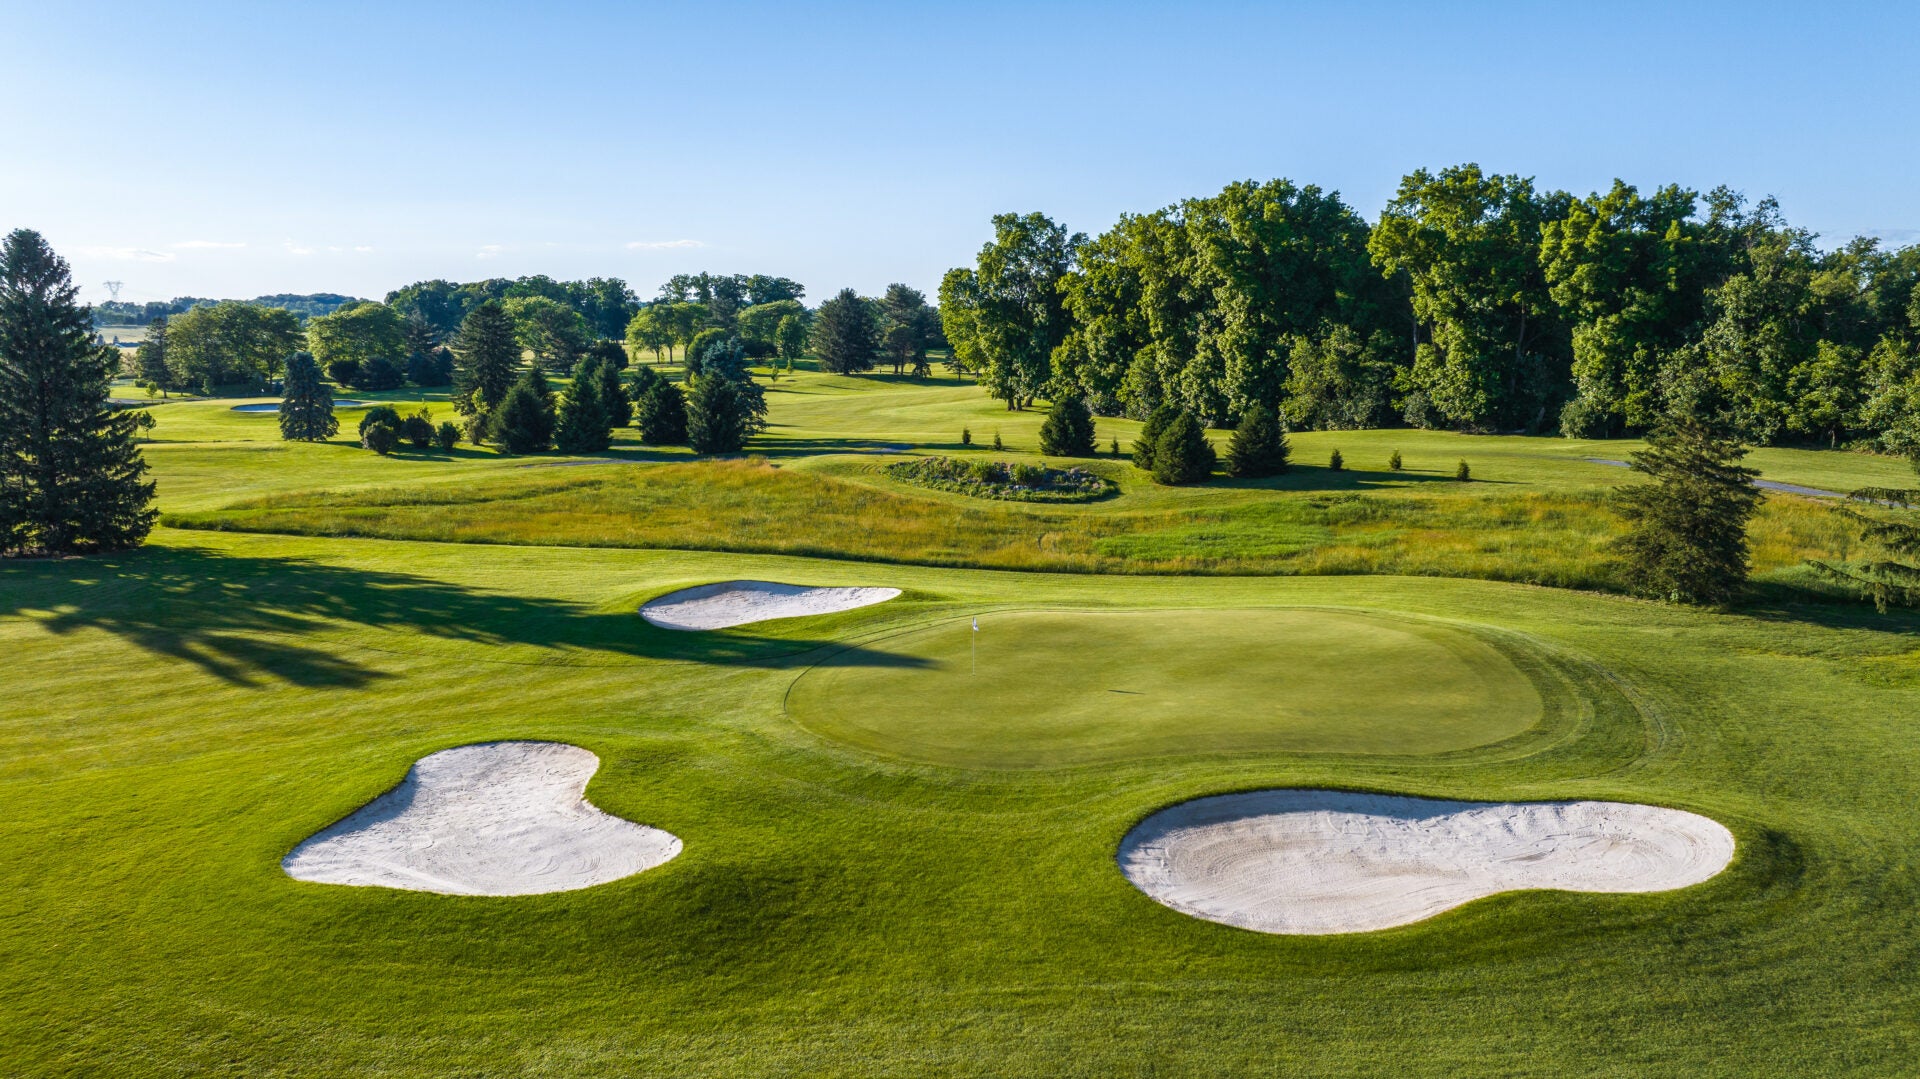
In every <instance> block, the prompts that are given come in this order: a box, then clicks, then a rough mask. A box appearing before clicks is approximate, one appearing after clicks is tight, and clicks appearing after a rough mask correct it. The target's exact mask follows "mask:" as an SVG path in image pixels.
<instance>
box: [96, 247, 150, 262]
mask: <svg viewBox="0 0 1920 1079" xmlns="http://www.w3.org/2000/svg"><path fill="white" fill-rule="evenodd" d="M73 253H74V254H76V255H79V256H81V257H82V258H90V259H112V260H114V261H116V262H172V261H173V256H172V255H170V254H168V253H167V252H165V251H149V250H147V249H146V248H144V247H76V248H74V249H73Z"/></svg>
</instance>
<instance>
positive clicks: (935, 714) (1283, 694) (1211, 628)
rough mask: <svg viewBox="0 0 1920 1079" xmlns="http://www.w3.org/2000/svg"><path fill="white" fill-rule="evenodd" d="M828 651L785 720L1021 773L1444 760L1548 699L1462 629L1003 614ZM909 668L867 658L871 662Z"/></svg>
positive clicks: (1343, 620) (1396, 623)
mask: <svg viewBox="0 0 1920 1079" xmlns="http://www.w3.org/2000/svg"><path fill="white" fill-rule="evenodd" d="M975 624H976V623H975V621H974V620H973V619H971V618H960V619H955V620H951V621H947V622H942V623H939V624H937V625H934V626H929V627H926V628H923V629H916V630H912V631H908V632H905V633H901V634H899V635H897V636H892V637H888V638H885V639H884V640H879V641H864V642H862V645H863V647H862V649H861V650H860V651H858V652H848V653H843V654H841V655H839V656H835V657H830V658H828V659H826V660H825V661H823V662H822V663H820V664H819V665H818V666H815V667H814V668H812V669H811V670H809V671H807V672H806V673H805V674H804V675H802V676H801V677H800V678H799V679H798V680H797V681H796V682H795V683H794V686H793V688H792V690H791V691H790V692H789V694H788V698H787V710H788V713H789V714H790V715H792V716H793V717H794V719H795V720H797V721H798V722H799V723H801V724H802V725H803V726H805V727H808V728H809V729H811V730H813V731H815V732H817V733H819V734H823V735H826V736H828V737H831V738H836V739H839V740H841V741H843V742H847V743H849V744H851V745H855V746H859V747H861V748H863V749H868V750H872V751H874V752H878V753H887V754H893V755H897V756H901V757H906V758H909V759H914V760H923V761H928V762H931V763H936V764H950V765H959V766H962V767H976V768H1010V767H1011V768H1023V767H1050V766H1059V765H1072V764H1086V763H1092V762H1099V761H1112V760H1123V759H1128V758H1134V757H1154V756H1177V755H1191V754H1209V753H1259V752H1290V753H1316V752H1317V753H1409V754H1419V753H1437V752H1443V751H1446V750H1454V749H1465V748H1468V747H1471V746H1477V745H1483V744H1486V743H1488V742H1495V741H1499V740H1500V739H1503V738H1508V737H1511V736H1513V735H1516V734H1519V733H1520V732H1522V731H1524V730H1526V729H1527V728H1528V727H1530V726H1532V725H1533V724H1534V723H1535V722H1537V721H1538V720H1539V718H1540V715H1541V707H1542V703H1541V698H1540V693H1539V691H1538V690H1537V689H1536V688H1535V687H1534V685H1533V683H1532V682H1530V681H1529V680H1528V678H1527V677H1526V676H1525V675H1524V674H1523V673H1522V672H1521V671H1520V670H1519V669H1517V668H1516V667H1515V666H1514V665H1513V663H1512V662H1511V661H1510V660H1509V659H1508V658H1507V657H1506V655H1504V654H1503V653H1502V652H1501V651H1499V650H1498V649H1497V648H1495V647H1494V646H1493V645H1491V644H1490V643H1488V642H1487V641H1485V640H1483V639H1481V638H1479V637H1476V636H1474V635H1473V634H1472V633H1470V632H1468V631H1466V630H1464V629H1459V628H1453V627H1449V626H1445V625H1441V624H1438V623H1431V622H1421V621H1417V620H1413V619H1407V618H1393V617H1387V616H1382V615H1376V614H1364V613H1354V612H1344V611H1326V610H1287V609H1258V608H1254V609H1228V610H1185V611H1165V610H1159V611H1000V612H994V613H992V614H988V615H985V616H983V617H980V618H979V619H978V623H977V624H978V625H979V627H980V628H979V630H978V631H976V630H975V629H974V628H973V627H974V625H975ZM873 651H880V652H883V653H885V654H888V655H897V656H902V657H910V658H911V660H912V661H913V662H895V663H875V662H873V661H872V660H871V659H870V658H869V653H870V652H873Z"/></svg>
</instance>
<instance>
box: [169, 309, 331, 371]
mask: <svg viewBox="0 0 1920 1079" xmlns="http://www.w3.org/2000/svg"><path fill="white" fill-rule="evenodd" d="M302 339H303V335H302V333H301V331H300V319H299V317H298V316H296V315H295V314H294V313H293V312H291V311H288V310H287V309H285V308H283V307H261V306H258V305H257V304H250V303H238V302H231V301H229V302H224V303H217V304H213V305H211V306H208V307H196V308H194V309H193V310H191V311H188V312H186V313H185V314H182V315H175V316H174V317H173V318H171V319H169V320H168V322H167V366H168V367H169V368H170V369H172V371H173V377H174V381H175V382H176V383H177V384H179V385H182V386H191V387H194V388H196V389H198V390H200V391H201V392H204V393H212V392H213V391H214V390H216V389H218V388H220V387H222V386H234V385H249V386H258V385H260V384H262V383H265V382H267V381H269V380H270V379H272V378H273V377H274V376H276V375H278V374H279V373H280V367H281V365H282V364H284V363H285V362H286V359H287V357H288V356H290V355H292V354H293V352H294V350H295V349H297V348H299V347H300V344H301V341H302Z"/></svg>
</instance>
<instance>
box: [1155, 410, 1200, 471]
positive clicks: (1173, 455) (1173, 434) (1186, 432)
mask: <svg viewBox="0 0 1920 1079" xmlns="http://www.w3.org/2000/svg"><path fill="white" fill-rule="evenodd" d="M1213 465H1214V454H1213V443H1211V442H1208V441H1207V436H1206V430H1205V428H1203V427H1201V426H1200V421H1199V420H1197V419H1194V418H1193V414H1192V413H1189V412H1184V411H1183V412H1179V413H1177V414H1175V415H1174V417H1173V419H1171V420H1169V421H1168V422H1167V425H1166V426H1165V427H1164V428H1162V429H1161V431H1160V437H1159V438H1157V439H1155V440H1154V444H1153V482H1155V483H1164V484H1168V485H1174V484H1182V483H1203V482H1205V481H1206V479H1207V477H1208V476H1210V475H1212V474H1213Z"/></svg>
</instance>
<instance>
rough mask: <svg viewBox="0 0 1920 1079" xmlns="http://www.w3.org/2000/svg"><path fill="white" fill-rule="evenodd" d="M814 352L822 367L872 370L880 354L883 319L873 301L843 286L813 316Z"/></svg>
mask: <svg viewBox="0 0 1920 1079" xmlns="http://www.w3.org/2000/svg"><path fill="white" fill-rule="evenodd" d="M812 345H813V354H814V357H815V358H817V359H818V360H819V361H820V369H821V370H822V371H831V372H832V373H834V374H836V375H852V374H858V373H860V372H862V371H871V370H873V365H874V361H875V360H876V359H878V358H879V354H880V320H879V319H878V318H877V317H876V315H875V312H874V309H873V304H872V302H871V301H868V300H866V299H863V298H862V297H861V296H860V295H859V294H858V293H856V292H854V291H853V290H852V289H850V288H843V289H841V290H840V291H839V292H838V293H837V294H835V295H834V297H833V298H832V299H830V300H828V301H826V302H825V303H823V304H821V305H820V310H819V311H817V312H815V313H814V316H813V336H812Z"/></svg>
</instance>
